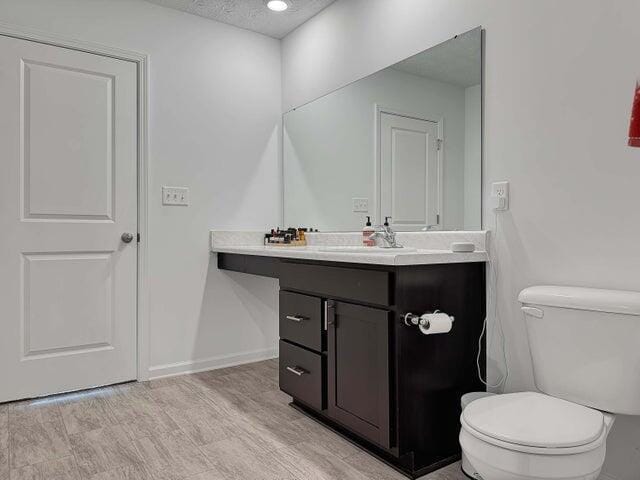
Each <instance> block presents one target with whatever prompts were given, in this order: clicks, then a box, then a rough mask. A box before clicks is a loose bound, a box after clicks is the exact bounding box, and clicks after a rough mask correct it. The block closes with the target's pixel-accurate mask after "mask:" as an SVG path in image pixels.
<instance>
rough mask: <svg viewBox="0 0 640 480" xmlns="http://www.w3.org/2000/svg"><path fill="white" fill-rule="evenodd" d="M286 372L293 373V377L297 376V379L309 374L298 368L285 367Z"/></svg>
mask: <svg viewBox="0 0 640 480" xmlns="http://www.w3.org/2000/svg"><path fill="white" fill-rule="evenodd" d="M287 370H288V371H290V372H291V373H293V374H294V375H297V376H299V377H301V376H302V375H304V374H305V373H309V372H307V371H306V370H304V369H302V368H300V367H287Z"/></svg>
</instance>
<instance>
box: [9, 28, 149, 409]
mask: <svg viewBox="0 0 640 480" xmlns="http://www.w3.org/2000/svg"><path fill="white" fill-rule="evenodd" d="M136 91H137V79H136V64H135V63H133V62H127V61H123V60H116V59H113V58H108V57H103V56H100V55H94V54H90V53H83V52H78V51H74V50H69V49H65V48H59V47H54V46H50V45H44V44H40V43H35V42H29V41H26V40H19V39H15V38H10V37H4V36H0V105H1V109H0V157H1V160H2V162H1V164H0V232H2V234H1V235H0V266H1V268H0V316H1V317H0V402H1V401H7V400H15V399H19V398H27V397H34V396H40V395H46V394H50V393H57V392H63V391H69V390H77V389H83V388H88V387H93V386H97V385H105V384H110V383H116V382H121V381H125V380H131V379H135V378H136V303H137V302H136V276H137V266H136V265H137V243H136V239H135V236H136V231H137V174H136V172H137V127H136V123H137V107H136V104H137V98H136V95H137V93H136ZM123 232H131V233H133V236H134V239H133V241H132V242H131V243H125V242H123V241H122V240H121V235H122V233H123Z"/></svg>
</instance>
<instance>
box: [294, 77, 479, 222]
mask: <svg viewBox="0 0 640 480" xmlns="http://www.w3.org/2000/svg"><path fill="white" fill-rule="evenodd" d="M376 104H378V105H380V106H381V107H385V108H388V109H392V110H394V111H397V112H400V113H407V114H413V115H416V116H419V117H420V118H424V119H426V120H434V121H438V120H440V119H443V123H444V130H445V131H444V137H445V142H444V145H445V151H444V159H445V161H444V206H443V213H444V217H443V218H444V225H445V228H446V229H458V230H460V229H462V227H463V224H464V187H465V185H464V182H465V179H464V169H465V157H464V155H465V150H464V149H465V131H464V130H465V90H464V88H462V87H459V86H456V85H451V84H446V83H442V82H437V81H434V80H430V79H427V78H424V77H420V76H417V75H413V74H410V73H406V72H403V71H400V70H395V69H393V68H387V69H385V70H383V71H381V72H377V73H375V74H374V75H371V76H369V77H367V78H364V79H362V80H359V81H358V82H356V83H353V84H351V85H349V86H347V87H345V88H343V89H340V90H339V91H337V92H333V93H332V94H331V95H327V96H325V97H322V98H320V99H317V100H315V101H314V102H312V103H310V104H307V105H304V106H302V107H300V108H298V109H296V110H295V111H292V112H288V113H287V114H286V115H285V124H284V129H285V135H284V189H285V191H284V199H285V200H284V205H285V210H284V219H285V223H286V224H287V225H288V226H296V225H308V226H310V227H314V228H319V229H320V230H342V231H354V230H360V229H361V228H362V227H363V226H364V220H365V216H366V214H363V213H353V208H352V198H368V199H369V214H368V215H370V216H371V217H372V221H373V222H374V223H375V222H376V220H375V216H374V215H375V211H376V210H375V208H374V205H375V189H374V184H375V182H374V179H375V163H374V161H375V148H374V146H375V137H376V131H375V122H374V118H375V115H374V113H375V105H376ZM478 128H479V126H478ZM477 163H478V168H479V164H480V162H479V161H477ZM477 182H478V186H477V190H478V191H479V190H480V185H479V178H478V179H477ZM478 217H479V215H478Z"/></svg>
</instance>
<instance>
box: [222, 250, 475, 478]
mask: <svg viewBox="0 0 640 480" xmlns="http://www.w3.org/2000/svg"><path fill="white" fill-rule="evenodd" d="M231 256H232V254H220V255H219V261H218V264H219V266H220V267H221V268H227V269H229V270H235V271H242V272H244V273H254V274H258V275H265V272H267V273H268V274H269V276H273V277H276V278H278V279H279V281H280V313H279V317H280V319H279V321H280V360H279V362H280V388H281V389H282V390H283V391H284V392H286V393H287V394H289V395H290V396H291V397H292V398H293V401H292V405H293V406H294V407H296V408H298V409H299V410H301V411H303V412H304V413H306V414H308V415H310V416H312V417H314V418H315V419H316V420H318V421H320V422H322V423H323V424H325V425H326V426H327V427H329V428H331V429H333V430H335V431H336V432H338V433H340V434H341V435H343V436H345V437H347V438H349V439H350V440H352V441H354V442H356V443H358V444H359V445H361V446H362V447H364V448H366V449H367V450H368V451H369V452H371V453H372V454H374V455H376V456H377V457H378V458H380V459H382V460H383V461H385V462H387V463H388V464H390V465H392V466H393V467H395V468H397V469H398V470H400V471H402V472H403V473H405V474H406V475H408V476H410V477H414V478H415V477H417V476H420V475H424V474H426V473H428V472H430V471H433V470H435V469H437V468H440V467H442V466H444V465H446V464H448V463H451V462H453V461H455V460H457V459H458V458H459V456H460V447H459V444H458V434H459V429H460V423H459V417H460V413H461V412H460V397H461V396H462V395H463V394H464V393H467V392H470V391H474V390H482V389H483V388H484V387H483V385H482V384H481V383H480V381H479V380H478V374H477V366H476V356H477V353H478V340H479V338H480V334H481V331H482V323H483V320H484V316H485V266H484V263H452V264H436V265H412V266H397V267H396V266H385V265H362V264H344V263H331V262H319V261H302V260H290V259H277V258H271V259H269V260H270V262H271V264H269V263H268V262H265V259H264V258H260V257H255V258H260V260H259V261H258V262H257V263H255V269H254V268H253V265H254V263H253V261H252V259H253V258H254V257H251V256H242V257H243V258H230V257H231ZM221 257H222V258H221ZM435 310H440V311H443V312H446V313H448V314H449V315H452V316H453V317H455V321H454V324H453V328H452V330H451V331H450V332H449V333H447V334H438V335H424V334H422V333H420V331H419V329H418V328H417V327H416V326H413V325H411V326H409V325H407V324H406V323H405V321H404V316H405V314H407V313H414V314H418V315H420V314H423V313H426V312H433V311H435ZM483 344H484V343H483ZM483 348H484V347H483ZM483 358H484V355H481V359H483ZM480 367H481V371H482V372H484V369H485V367H484V361H482V362H481V365H480Z"/></svg>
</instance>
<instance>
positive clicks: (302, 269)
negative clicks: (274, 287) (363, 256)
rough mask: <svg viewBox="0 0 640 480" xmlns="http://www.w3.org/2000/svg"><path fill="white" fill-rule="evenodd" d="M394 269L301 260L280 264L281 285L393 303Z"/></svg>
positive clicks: (286, 287)
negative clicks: (346, 266)
mask: <svg viewBox="0 0 640 480" xmlns="http://www.w3.org/2000/svg"><path fill="white" fill-rule="evenodd" d="M391 275H392V274H391V272H384V271H379V270H360V269H357V268H343V267H326V266H324V265H307V264H301V263H286V262H285V263H282V264H281V265H280V287H281V288H283V289H293V290H301V291H303V292H310V293H314V294H318V295H324V296H328V297H335V298H343V299H347V300H356V301H360V302H366V303H372V304H375V305H385V306H387V305H392V301H393V299H392V296H391V288H392V285H391Z"/></svg>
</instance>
